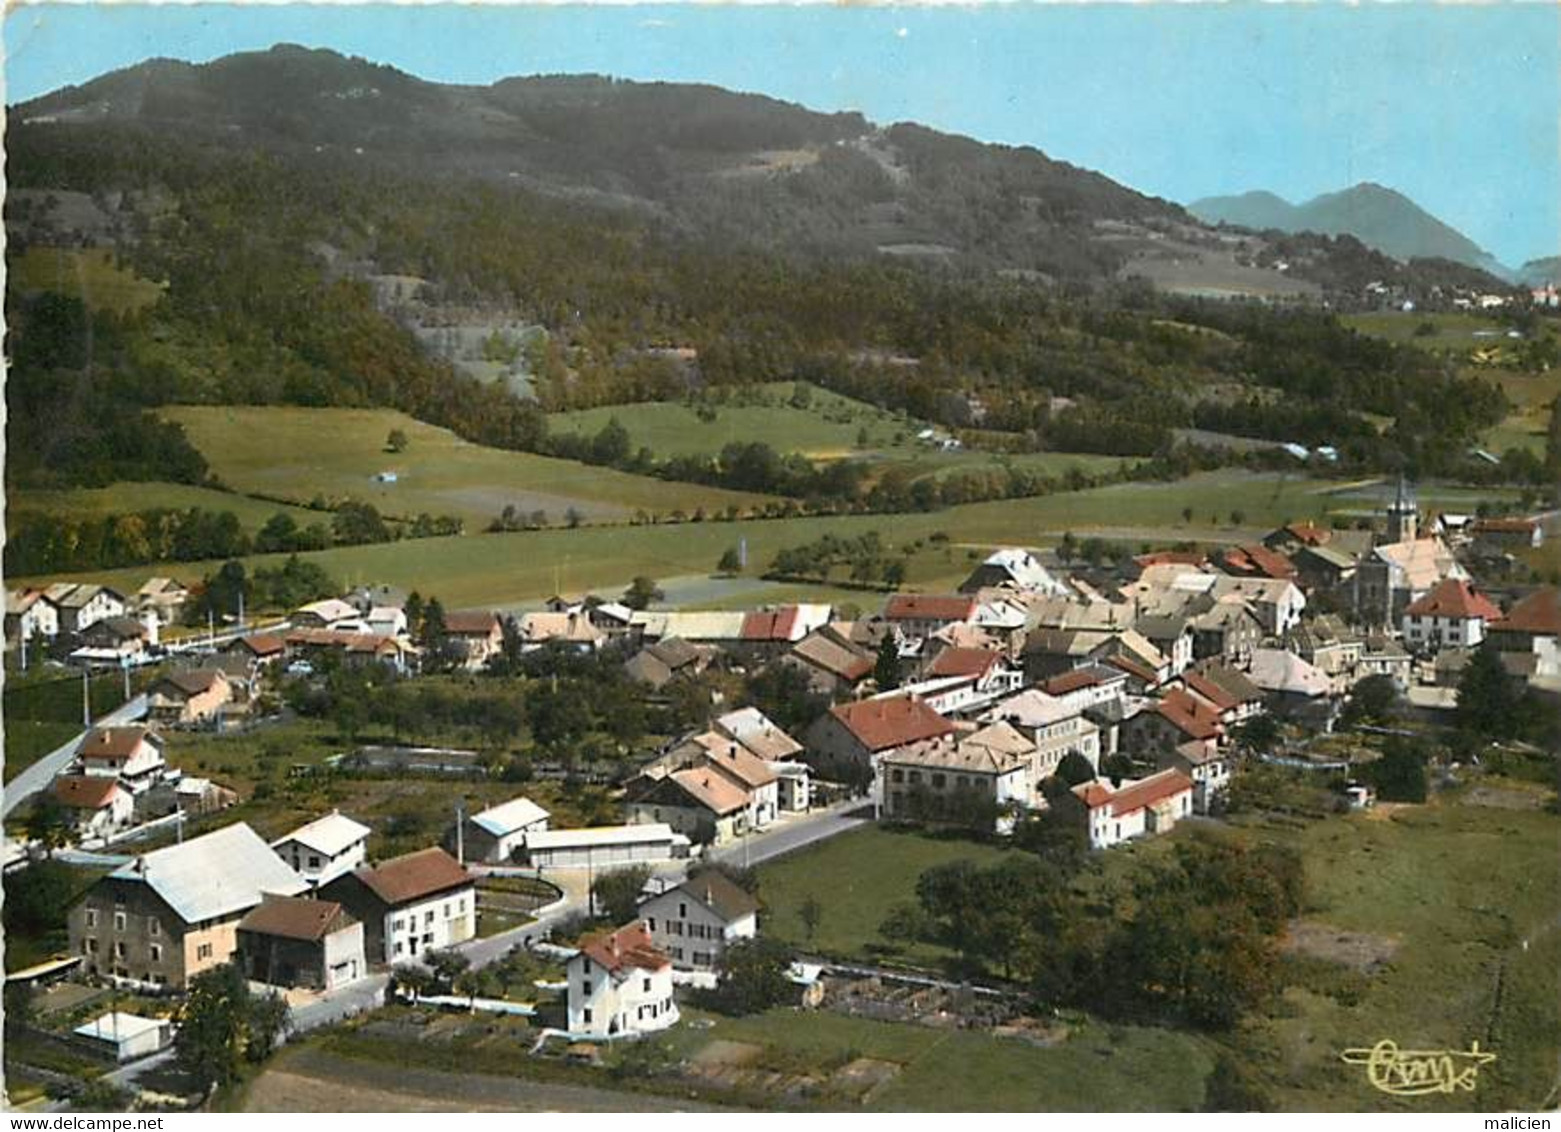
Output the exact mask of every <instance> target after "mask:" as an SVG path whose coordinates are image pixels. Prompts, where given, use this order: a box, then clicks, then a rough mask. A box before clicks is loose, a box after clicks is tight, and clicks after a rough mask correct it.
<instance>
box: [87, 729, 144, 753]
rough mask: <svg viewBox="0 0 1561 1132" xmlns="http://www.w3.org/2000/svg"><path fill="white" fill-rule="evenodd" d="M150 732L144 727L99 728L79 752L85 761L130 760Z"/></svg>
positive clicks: (89, 736) (88, 737)
mask: <svg viewBox="0 0 1561 1132" xmlns="http://www.w3.org/2000/svg"><path fill="white" fill-rule="evenodd" d="M149 734H150V732H148V731H147V729H146V728H144V727H99V728H98V729H97V730H96V731H94V732H93V733H92V734H91V735H88V736H87V738H86V740H85V741H84V742H83V743H82V744H81V748H80V750H79V751H77V755H78V757H80V758H81V759H83V760H91V759H128V758H129V757H130V756H131V755H133V754H135V750H136V748H137V747H139V746H140V745H141V742H142V740H144V739H146V738H147V737H148V736H149Z"/></svg>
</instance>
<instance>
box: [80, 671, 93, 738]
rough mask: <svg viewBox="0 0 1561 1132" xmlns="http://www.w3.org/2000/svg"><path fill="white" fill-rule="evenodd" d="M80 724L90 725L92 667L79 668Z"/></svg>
mask: <svg viewBox="0 0 1561 1132" xmlns="http://www.w3.org/2000/svg"><path fill="white" fill-rule="evenodd" d="M81 725H82V726H83V727H91V726H92V669H90V668H88V667H87V666H86V665H83V666H82V668H81Z"/></svg>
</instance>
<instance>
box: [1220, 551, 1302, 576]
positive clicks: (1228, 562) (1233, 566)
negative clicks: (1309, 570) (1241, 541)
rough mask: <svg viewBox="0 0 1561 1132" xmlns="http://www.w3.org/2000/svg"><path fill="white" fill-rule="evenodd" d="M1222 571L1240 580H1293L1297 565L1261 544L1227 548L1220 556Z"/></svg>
mask: <svg viewBox="0 0 1561 1132" xmlns="http://www.w3.org/2000/svg"><path fill="white" fill-rule="evenodd" d="M1218 559H1219V564H1220V569H1222V570H1224V571H1225V573H1227V574H1231V575H1234V576H1236V577H1239V578H1278V579H1285V580H1288V579H1291V578H1294V577H1295V575H1296V569H1295V563H1293V562H1291V561H1290V559H1288V558H1286V557H1285V556H1284V555H1283V554H1280V553H1279V552H1278V551H1276V550H1270V549H1269V548H1268V547H1266V546H1264V545H1262V544H1261V543H1252V544H1250V545H1247V546H1231V547H1227V548H1226V549H1225V550H1224V551H1223V552H1221V553H1220V555H1219V556H1218Z"/></svg>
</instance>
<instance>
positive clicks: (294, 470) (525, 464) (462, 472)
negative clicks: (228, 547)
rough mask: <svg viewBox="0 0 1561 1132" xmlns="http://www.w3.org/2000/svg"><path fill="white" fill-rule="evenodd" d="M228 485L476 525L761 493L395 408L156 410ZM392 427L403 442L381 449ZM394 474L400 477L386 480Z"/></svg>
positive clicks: (616, 516) (692, 504) (624, 512)
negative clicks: (545, 450) (468, 435)
mask: <svg viewBox="0 0 1561 1132" xmlns="http://www.w3.org/2000/svg"><path fill="white" fill-rule="evenodd" d="M161 413H162V415H163V416H165V417H167V418H168V419H169V420H173V421H177V422H179V423H180V424H182V425H184V427H185V431H186V432H187V433H188V434H189V437H190V440H191V442H192V443H194V445H195V446H196V447H197V448H199V449H200V451H201V453H202V454H203V455H204V456H205V457H206V459H207V461H208V462H209V463H210V464H211V467H212V471H213V472H214V473H215V474H216V475H217V476H219V477H220V478H221V479H222V481H223V482H224V483H226V484H228V485H229V486H230V487H233V488H235V489H236V490H239V491H244V492H254V493H258V494H261V495H267V496H273V497H276V498H281V499H292V500H297V501H298V502H301V503H307V502H309V501H311V500H313V499H314V498H315V497H316V496H323V497H324V498H325V499H327V500H342V499H357V500H361V501H363V502H367V503H372V504H374V506H375V507H377V508H379V510H380V511H381V512H382V513H384V514H386V515H392V516H396V517H398V518H411V517H415V516H416V515H418V514H419V513H421V512H427V513H429V514H431V515H457V516H459V517H460V518H461V519H463V520H465V522H466V526H467V529H468V530H481V529H482V528H483V527H485V526H486V525H487V524H488V522H489V521H490V520H492V519H493V518H495V517H496V516H497V515H498V514H499V513H500V512H501V511H503V509H504V508H505V507H506V506H513V507H515V508H517V509H518V510H519V511H521V512H522V513H524V514H530V513H532V512H534V511H545V512H546V513H547V519H548V521H549V523H552V524H556V525H562V524H563V523H564V522H565V516H566V515H567V514H568V512H569V511H570V509H571V508H573V509H574V510H575V511H576V512H578V513H579V514H580V516H581V518H582V519H583V520H585V521H593V522H594V521H614V520H626V519H629V518H630V517H632V516H633V515H634V513H635V512H636V511H642V510H643V511H646V512H651V513H660V514H668V513H671V512H672V511H675V510H683V511H685V512H689V513H692V512H693V511H694V510H695V509H697V508H700V507H703V508H704V509H705V510H706V511H719V510H722V509H724V508H726V507H730V506H735V507H743V508H746V507H751V506H753V505H754V504H762V503H764V502H766V497H764V496H755V495H745V494H741V493H738V492H732V491H723V490H721V489H719V488H707V487H699V486H697V485H694V484H683V483H666V482H663V481H661V480H656V479H651V478H649V477H645V476H632V475H626V474H624V473H623V472H617V471H613V470H612V469H610V468H596V467H590V466H588V465H584V464H577V463H575V462H573V461H570V460H555V459H551V458H549V457H546V456H535V455H532V454H530V453H525V452H507V451H504V450H501V449H498V448H486V447H483V446H482V445H479V444H472V443H469V442H467V441H464V440H462V439H460V438H459V437H457V436H456V435H455V434H454V433H451V432H449V431H448V430H446V429H442V428H435V427H434V426H432V425H428V424H423V423H422V422H420V421H416V420H413V419H412V418H411V417H408V416H406V415H405V414H402V413H397V412H394V411H392V410H389V409H299V408H283V407H275V406H269V407H237V406H233V407H229V406H220V407H218V406H193V405H185V406H176V407H173V408H167V409H163V410H161ZM392 429H400V430H401V431H402V432H404V433H405V434H406V436H407V441H408V443H407V446H406V449H405V450H404V451H401V452H389V451H386V440H387V438H388V437H389V435H390V431H391V430H392ZM384 473H392V474H394V476H395V480H394V482H385V481H382V480H381V479H380V478H378V477H380V476H381V475H383V474H384Z"/></svg>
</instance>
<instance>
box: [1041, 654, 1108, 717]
mask: <svg viewBox="0 0 1561 1132" xmlns="http://www.w3.org/2000/svg"><path fill="white" fill-rule="evenodd" d="M1127 681H1128V674H1127V673H1126V672H1124V671H1123V670H1122V669H1120V668H1118V667H1116V666H1115V665H1110V664H1091V665H1086V666H1085V667H1083V668H1075V669H1074V670H1073V671H1071V672H1064V673H1061V674H1060V675H1057V676H1053V677H1052V678H1051V679H1050V680H1046V681H1043V682H1042V683H1041V685H1040V689H1041V691H1043V692H1045V693H1046V694H1047V695H1048V696H1051V697H1053V698H1055V699H1058V700H1061V701H1062V702H1063V703H1064V704H1065V705H1066V706H1067V707H1068V708H1070V709H1072V710H1074V711H1085V710H1087V709H1089V708H1099V709H1102V710H1104V711H1108V712H1110V711H1116V710H1118V709H1119V708H1120V707H1121V704H1122V699H1123V696H1124V695H1125V694H1126V691H1127Z"/></svg>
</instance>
